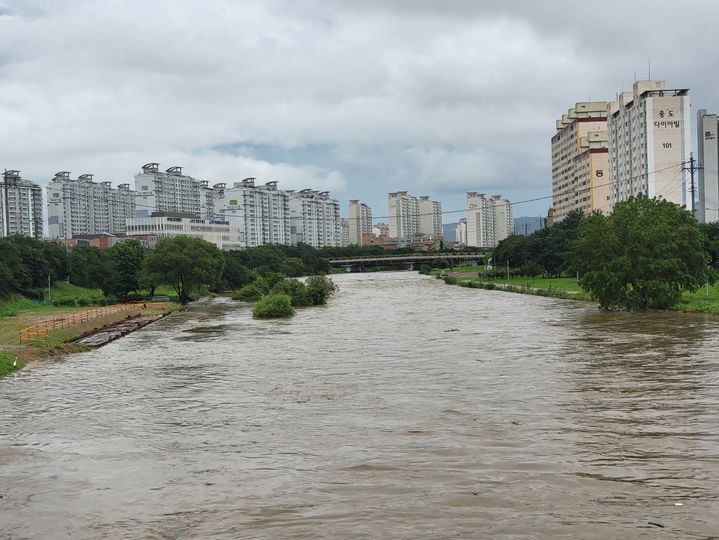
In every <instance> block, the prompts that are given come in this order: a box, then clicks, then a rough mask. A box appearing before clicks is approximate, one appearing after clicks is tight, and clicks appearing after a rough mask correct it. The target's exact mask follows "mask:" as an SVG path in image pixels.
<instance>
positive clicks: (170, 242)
mask: <svg viewBox="0 0 719 540" xmlns="http://www.w3.org/2000/svg"><path fill="white" fill-rule="evenodd" d="M223 265H224V258H223V255H222V252H221V251H220V250H219V248H217V246H215V245H214V244H211V243H210V242H206V241H205V240H202V239H200V238H191V237H189V236H176V237H174V238H163V239H162V240H160V241H159V242H158V243H157V247H155V249H154V250H153V251H150V252H149V253H148V255H147V265H146V269H147V272H149V273H151V274H154V275H157V276H161V277H162V281H163V282H164V283H167V284H169V285H171V286H172V287H173V288H174V289H175V292H176V293H177V296H178V298H179V300H180V303H181V304H183V305H184V304H187V303H188V302H189V301H190V295H191V293H192V292H193V291H197V290H199V289H200V288H201V287H203V286H206V287H209V288H210V289H215V288H216V287H217V286H218V285H219V284H220V281H221V279H222V269H223Z"/></svg>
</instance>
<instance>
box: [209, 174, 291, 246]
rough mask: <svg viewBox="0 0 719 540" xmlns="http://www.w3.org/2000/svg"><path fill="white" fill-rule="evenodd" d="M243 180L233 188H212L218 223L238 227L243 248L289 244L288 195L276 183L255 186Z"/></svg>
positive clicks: (222, 185)
mask: <svg viewBox="0 0 719 540" xmlns="http://www.w3.org/2000/svg"><path fill="white" fill-rule="evenodd" d="M255 181H256V179H255V178H245V179H244V180H242V181H240V182H235V183H234V184H233V186H232V187H227V185H226V184H223V183H221V184H215V185H214V187H213V190H214V193H215V202H214V206H215V211H216V213H217V216H218V218H219V219H223V220H226V221H230V222H233V223H236V224H237V229H238V231H239V234H240V241H241V244H242V247H257V246H261V245H264V244H281V245H289V244H290V240H291V238H290V207H289V195H288V194H287V193H286V192H284V191H281V190H279V189H278V188H277V182H274V181H273V182H267V183H266V184H264V185H256V184H255Z"/></svg>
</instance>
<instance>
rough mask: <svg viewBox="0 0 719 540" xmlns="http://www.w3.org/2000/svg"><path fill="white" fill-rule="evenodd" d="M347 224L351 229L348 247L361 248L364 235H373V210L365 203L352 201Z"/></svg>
mask: <svg viewBox="0 0 719 540" xmlns="http://www.w3.org/2000/svg"><path fill="white" fill-rule="evenodd" d="M347 224H348V228H349V238H348V244H347V245H352V244H354V245H357V246H361V245H362V244H363V242H362V237H363V235H365V234H372V209H371V208H370V207H369V206H367V205H366V204H365V203H363V202H360V201H358V200H356V199H355V200H351V201H350V202H349V218H348V221H347Z"/></svg>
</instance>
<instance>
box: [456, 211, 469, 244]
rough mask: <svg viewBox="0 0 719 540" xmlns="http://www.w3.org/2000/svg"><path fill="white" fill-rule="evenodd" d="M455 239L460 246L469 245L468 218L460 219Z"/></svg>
mask: <svg viewBox="0 0 719 540" xmlns="http://www.w3.org/2000/svg"><path fill="white" fill-rule="evenodd" d="M454 241H455V242H457V243H458V244H459V245H460V246H466V245H467V218H466V217H463V218H460V219H459V222H458V223H457V229H456V231H455V236H454Z"/></svg>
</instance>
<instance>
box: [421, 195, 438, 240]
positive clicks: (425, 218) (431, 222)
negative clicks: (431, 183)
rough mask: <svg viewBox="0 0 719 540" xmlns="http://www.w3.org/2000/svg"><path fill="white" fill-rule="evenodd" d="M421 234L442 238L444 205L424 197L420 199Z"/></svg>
mask: <svg viewBox="0 0 719 540" xmlns="http://www.w3.org/2000/svg"><path fill="white" fill-rule="evenodd" d="M419 233H420V234H426V235H428V236H433V237H435V238H441V237H442V235H443V233H442V203H441V202H438V201H433V200H432V199H431V198H430V197H428V196H426V195H423V196H421V197H420V198H419Z"/></svg>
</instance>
